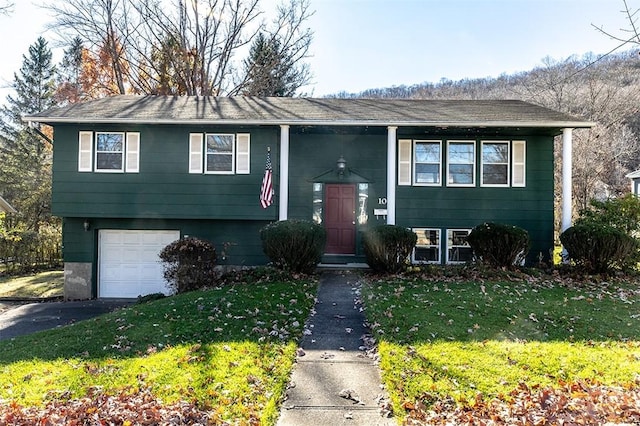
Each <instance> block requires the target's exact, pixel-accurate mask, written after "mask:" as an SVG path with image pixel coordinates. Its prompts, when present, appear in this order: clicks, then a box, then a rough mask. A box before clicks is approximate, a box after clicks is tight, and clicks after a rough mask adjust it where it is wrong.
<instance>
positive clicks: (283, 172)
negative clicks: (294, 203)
mask: <svg viewBox="0 0 640 426" xmlns="http://www.w3.org/2000/svg"><path fill="white" fill-rule="evenodd" d="M279 190H280V195H279V196H278V206H279V211H278V220H287V217H288V212H289V126H287V125H281V126H280V188H279Z"/></svg>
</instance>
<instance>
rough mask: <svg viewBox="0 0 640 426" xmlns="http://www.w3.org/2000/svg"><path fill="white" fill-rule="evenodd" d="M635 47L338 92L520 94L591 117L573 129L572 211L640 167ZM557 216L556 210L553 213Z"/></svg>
mask: <svg viewBox="0 0 640 426" xmlns="http://www.w3.org/2000/svg"><path fill="white" fill-rule="evenodd" d="M639 53H640V51H639V50H629V51H626V52H623V53H618V54H612V55H608V56H606V57H602V58H599V57H597V56H594V55H585V56H582V57H576V56H573V57H570V58H567V59H565V60H561V61H555V60H552V59H550V58H545V59H544V60H543V61H542V63H543V64H542V66H540V67H538V68H535V69H533V70H530V71H526V72H522V73H518V74H513V75H501V76H500V77H497V78H477V79H464V80H459V81H451V80H445V79H443V80H441V81H440V82H438V83H422V84H416V85H412V86H395V87H387V88H380V89H370V90H366V91H364V92H361V93H345V92H342V93H338V94H336V95H335V96H336V97H343V98H414V99H520V100H524V101H528V102H532V103H535V104H538V105H542V106H545V107H549V108H552V109H555V110H558V111H562V112H566V113H570V114H573V115H576V116H579V117H581V118H584V119H587V120H590V121H593V122H595V123H597V124H596V126H595V127H594V128H593V129H591V130H576V131H575V132H574V144H573V196H574V203H575V207H576V209H575V210H576V212H577V211H579V210H580V209H583V208H585V207H587V206H588V205H589V202H590V200H591V199H593V198H597V199H603V198H608V197H615V196H619V195H621V194H624V193H626V192H629V190H630V181H629V179H628V178H626V177H625V175H626V174H627V173H629V172H630V171H634V170H636V169H638V168H640V103H639V100H640V55H639ZM561 151H562V150H561V147H560V139H559V138H557V140H556V192H557V196H556V200H558V201H559V200H560V194H559V191H558V190H559V188H560V177H561V175H560V168H561V167H562V164H561V158H560V154H561ZM556 216H558V217H559V215H556Z"/></svg>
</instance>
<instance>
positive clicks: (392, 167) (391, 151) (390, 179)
mask: <svg viewBox="0 0 640 426" xmlns="http://www.w3.org/2000/svg"><path fill="white" fill-rule="evenodd" d="M397 130H398V127H396V126H389V127H387V225H395V224H396V176H397V171H396V165H397V164H398V163H397V161H396V131H397Z"/></svg>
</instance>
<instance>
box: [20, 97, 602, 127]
mask: <svg viewBox="0 0 640 426" xmlns="http://www.w3.org/2000/svg"><path fill="white" fill-rule="evenodd" d="M24 120H25V121H36V122H42V123H49V124H55V123H200V124H204V123H217V124H261V125H267V124H270V125H278V124H290V125H366V126H393V125H398V126H449V127H458V126H461V127H469V126H487V127H551V128H562V127H579V128H580V127H582V128H585V127H592V125H593V123H590V122H587V121H585V120H582V119H579V118H576V117H573V116H570V115H567V114H564V113H560V112H557V111H553V110H550V109H547V108H543V107H540V106H537V105H533V104H530V103H526V102H522V101H517V100H417V99H312V98H254V97H235V98H228V97H226V98H223V97H197V96H176V97H174V96H132V95H122V96H113V97H109V98H103V99H98V100H94V101H89V102H85V103H80V104H73V105H68V106H65V107H60V108H53V109H50V110H48V111H44V112H42V113H39V114H34V115H32V116H28V117H24Z"/></svg>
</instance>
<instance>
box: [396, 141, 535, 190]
mask: <svg viewBox="0 0 640 426" xmlns="http://www.w3.org/2000/svg"><path fill="white" fill-rule="evenodd" d="M526 151H527V150H526V141H523V140H520V141H509V140H504V141H482V142H481V149H480V153H476V141H466V140H450V141H447V143H446V149H445V148H444V147H443V142H442V141H440V140H413V139H399V140H398V177H397V178H398V185H399V186H411V185H413V186H441V185H442V180H443V177H442V175H443V173H444V170H443V168H444V162H445V161H446V185H447V186H450V187H456V186H457V187H473V186H475V185H476V161H477V160H476V158H479V161H480V173H479V175H480V185H481V186H484V187H509V186H512V187H524V186H525V185H526V180H525V178H526Z"/></svg>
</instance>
